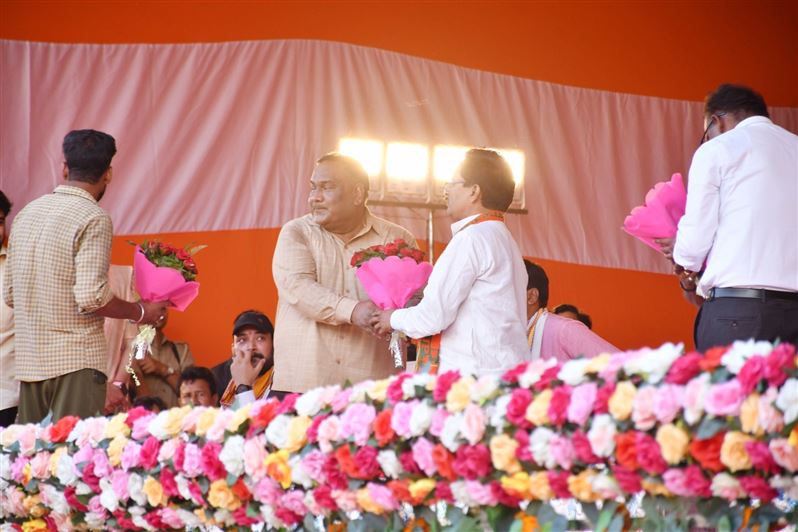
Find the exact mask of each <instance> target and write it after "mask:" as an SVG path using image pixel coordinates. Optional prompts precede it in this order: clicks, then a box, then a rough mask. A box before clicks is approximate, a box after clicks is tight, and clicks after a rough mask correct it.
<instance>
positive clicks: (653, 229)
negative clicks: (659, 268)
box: [623, 172, 687, 251]
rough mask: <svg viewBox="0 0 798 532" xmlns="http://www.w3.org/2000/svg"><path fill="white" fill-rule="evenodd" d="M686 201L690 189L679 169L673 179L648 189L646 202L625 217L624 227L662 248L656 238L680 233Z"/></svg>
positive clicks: (649, 243)
mask: <svg viewBox="0 0 798 532" xmlns="http://www.w3.org/2000/svg"><path fill="white" fill-rule="evenodd" d="M686 203H687V192H686V191H685V189H684V181H683V179H682V174H680V173H678V172H677V173H675V174H673V175H672V176H671V180H670V181H666V182H662V183H657V184H656V185H654V188H652V189H651V190H649V191H648V194H646V199H645V203H644V204H643V205H641V206H639V207H635V208H634V209H632V212H631V213H629V216H627V217H626V219H625V220H624V221H623V230H624V231H626V232H627V233H629V234H630V235H632V236H633V237H635V238H637V239H639V240H640V241H642V242H643V243H645V244H646V245H648V246H650V247H652V248H654V249H655V250H657V251H660V247H659V246H658V245H657V244H656V243H655V242H654V239H656V238H673V237H675V236H676V229H677V228H678V225H679V220H680V219H681V217H682V216H683V215H684V209H685V205H686Z"/></svg>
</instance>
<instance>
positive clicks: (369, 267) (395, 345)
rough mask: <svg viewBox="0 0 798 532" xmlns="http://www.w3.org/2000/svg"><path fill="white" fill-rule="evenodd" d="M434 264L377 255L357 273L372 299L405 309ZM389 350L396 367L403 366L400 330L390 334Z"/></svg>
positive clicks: (384, 304) (382, 307) (381, 305)
mask: <svg viewBox="0 0 798 532" xmlns="http://www.w3.org/2000/svg"><path fill="white" fill-rule="evenodd" d="M431 273H432V264H430V263H429V262H416V261H415V260H413V259H412V258H409V257H404V258H399V257H396V256H391V257H386V258H384V259H382V258H378V257H375V258H373V259H370V260H368V261H366V262H364V263H363V264H362V265H361V266H360V267H359V268H358V270H357V272H355V275H357V278H358V279H359V280H360V284H361V285H363V289H364V290H365V291H366V293H367V294H368V296H369V298H370V299H371V301H373V302H374V304H375V305H377V306H378V307H379V308H381V309H382V310H388V309H397V308H403V307H404V306H405V305H406V304H407V302H408V301H410V298H411V297H413V294H415V293H416V292H417V291H418V290H419V289H420V288H421V287H422V286H424V284H425V283H426V282H427V279H429V276H430V274H431ZM389 349H390V351H391V354H392V355H393V361H394V367H396V368H401V367H403V366H404V361H403V359H402V346H401V342H400V333H398V332H397V331H394V332H393V333H391V341H390V344H389Z"/></svg>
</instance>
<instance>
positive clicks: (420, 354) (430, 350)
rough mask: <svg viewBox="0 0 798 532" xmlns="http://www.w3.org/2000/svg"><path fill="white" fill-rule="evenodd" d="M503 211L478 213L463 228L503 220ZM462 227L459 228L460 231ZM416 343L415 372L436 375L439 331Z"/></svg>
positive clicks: (439, 348)
mask: <svg viewBox="0 0 798 532" xmlns="http://www.w3.org/2000/svg"><path fill="white" fill-rule="evenodd" d="M503 221H504V213H501V212H492V213H489V214H480V215H479V216H477V217H476V218H474V219H473V220H471V221H470V222H468V223H467V224H465V225H464V226H463V229H465V228H466V227H468V226H470V225H476V224H479V223H482V222H503ZM463 229H460V231H462V230H463ZM413 343H414V344H416V373H430V374H432V375H436V374H437V373H438V366H439V365H440V354H441V333H438V334H434V335H432V336H427V337H425V338H419V339H418V340H413Z"/></svg>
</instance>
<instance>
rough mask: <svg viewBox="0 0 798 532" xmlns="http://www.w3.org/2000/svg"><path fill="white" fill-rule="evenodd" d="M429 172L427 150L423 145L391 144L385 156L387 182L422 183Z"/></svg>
mask: <svg viewBox="0 0 798 532" xmlns="http://www.w3.org/2000/svg"><path fill="white" fill-rule="evenodd" d="M428 172H429V148H427V147H426V146H424V145H423V144H412V143H409V142H391V143H389V144H388V149H387V152H386V156H385V175H386V177H387V178H388V179H389V180H400V181H412V182H416V183H423V182H424V181H425V180H426V179H427V174H428Z"/></svg>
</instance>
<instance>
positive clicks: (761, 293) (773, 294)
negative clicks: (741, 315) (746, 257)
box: [707, 288, 798, 301]
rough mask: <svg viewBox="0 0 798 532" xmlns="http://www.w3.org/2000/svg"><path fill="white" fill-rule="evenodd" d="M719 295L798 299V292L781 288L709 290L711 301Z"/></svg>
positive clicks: (765, 299) (763, 298)
mask: <svg viewBox="0 0 798 532" xmlns="http://www.w3.org/2000/svg"><path fill="white" fill-rule="evenodd" d="M719 297H742V298H745V299H760V300H762V301H767V300H770V299H786V300H788V301H798V292H782V291H780V290H763V289H761V288H712V289H710V291H709V297H708V298H707V299H708V300H709V301H712V300H713V299H717V298H719Z"/></svg>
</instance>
